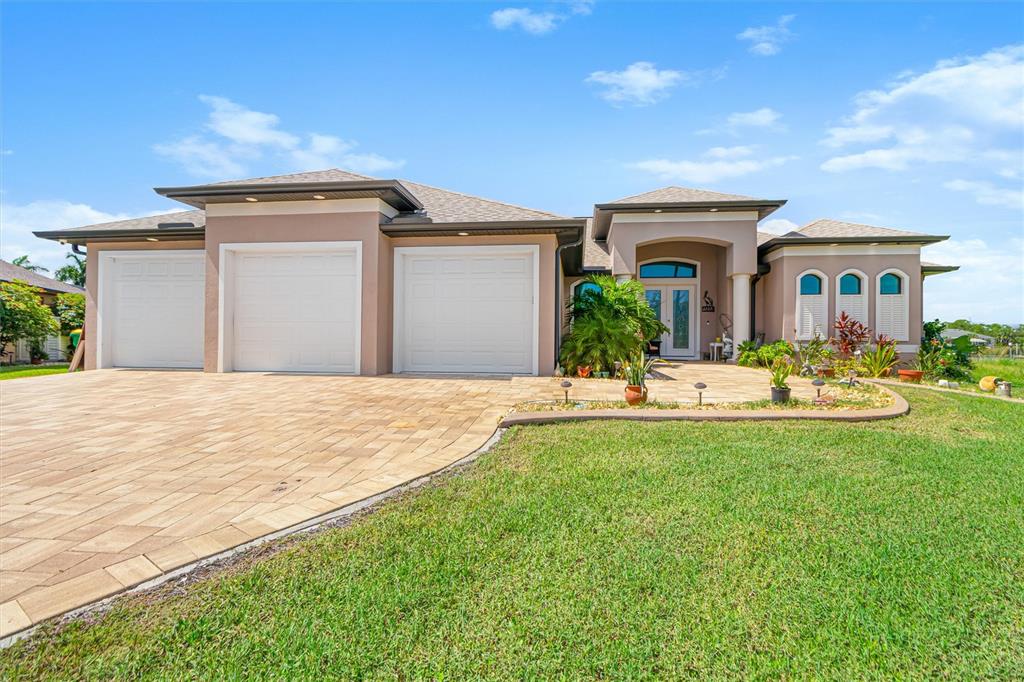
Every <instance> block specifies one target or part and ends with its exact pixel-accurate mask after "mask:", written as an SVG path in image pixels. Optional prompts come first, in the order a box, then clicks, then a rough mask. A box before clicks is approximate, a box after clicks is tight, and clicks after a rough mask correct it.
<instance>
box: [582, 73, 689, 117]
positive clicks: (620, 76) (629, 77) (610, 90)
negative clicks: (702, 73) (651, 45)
mask: <svg viewBox="0 0 1024 682" xmlns="http://www.w3.org/2000/svg"><path fill="white" fill-rule="evenodd" d="M689 78H690V75H689V74H686V73H684V72H682V71H673V70H671V69H662V70H659V69H657V68H656V67H655V66H654V64H652V63H651V62H634V63H632V64H630V65H629V66H627V67H626V68H625V69H623V70H622V71H594V72H593V73H591V74H590V75H589V76H587V78H586V82H587V83H597V84H599V85H605V86H607V87H606V88H605V89H604V90H602V91H601V93H600V96H601V97H602V98H603V99H605V100H607V101H609V102H612V103H613V104H634V105H636V106H643V105H646V104H654V103H655V102H657V101H658V100H660V99H664V98H665V97H667V96H668V91H669V90H671V89H672V88H674V87H675V86H677V85H679V84H680V83H683V82H685V81H687V80H688V79H689Z"/></svg>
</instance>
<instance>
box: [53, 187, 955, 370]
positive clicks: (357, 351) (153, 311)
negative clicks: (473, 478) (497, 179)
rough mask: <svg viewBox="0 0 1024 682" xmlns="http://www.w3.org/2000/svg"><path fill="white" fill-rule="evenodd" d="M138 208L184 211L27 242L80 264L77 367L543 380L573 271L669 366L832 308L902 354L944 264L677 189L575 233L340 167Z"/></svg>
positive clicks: (820, 321) (761, 207) (620, 208)
mask: <svg viewBox="0 0 1024 682" xmlns="http://www.w3.org/2000/svg"><path fill="white" fill-rule="evenodd" d="M156 191H157V193H159V194H161V195H162V196H165V197H168V198H171V199H174V200H177V201H180V202H182V203H183V204H186V205H188V206H189V207H191V210H187V211H181V212H176V213H169V214H166V215H157V216H147V217H142V218H136V219H132V220H121V221H117V222H111V223H103V224H99V225H89V226H84V227H77V228H71V229H61V230H49V231H41V232H36V234H37V235H38V236H40V237H44V238H46V239H54V240H59V241H61V242H64V243H70V244H77V245H83V246H85V247H86V248H87V249H88V253H89V262H90V267H89V270H88V281H87V284H86V290H87V317H86V334H85V339H86V340H85V344H86V349H85V360H86V367H87V368H103V367H191V368H202V369H205V370H206V371H208V372H230V371H247V370H248V371H286V372H335V373H352V374H364V375H376V374H384V373H390V372H440V373H483V374H496V373H502V374H540V375H549V374H551V373H553V372H554V371H555V369H556V365H557V354H558V348H559V346H560V340H561V337H562V335H563V334H564V333H565V331H566V318H565V306H566V303H567V302H568V301H569V300H571V297H572V296H573V295H574V294H575V293H576V291H577V288H578V287H579V286H581V283H582V281H583V278H584V277H585V276H586V275H587V274H589V273H610V274H612V275H614V276H616V277H620V278H636V279H639V280H640V281H641V282H642V283H643V284H644V286H645V288H646V289H647V295H648V301H649V302H650V304H651V305H652V306H653V307H654V308H655V309H656V310H657V312H658V314H659V315H660V316H661V319H662V320H663V321H664V322H665V323H666V325H667V326H668V327H669V328H670V330H671V331H670V332H669V333H668V334H666V335H665V337H664V338H663V339H662V343H661V351H662V355H664V356H668V357H675V358H680V359H700V358H702V357H704V356H705V354H706V353H708V352H709V349H710V344H711V343H713V342H715V340H716V338H718V337H722V336H724V335H728V336H730V337H731V338H733V339H735V340H736V342H739V341H742V340H744V339H750V338H752V337H754V336H755V335H756V334H763V335H764V337H765V338H766V339H767V340H769V341H771V340H774V339H776V338H786V339H794V338H798V339H806V338H809V337H811V336H813V335H814V334H823V335H828V334H829V333H830V330H831V328H832V324H833V319H834V318H835V316H836V315H837V314H839V313H840V312H841V311H846V312H847V313H849V314H850V315H853V316H854V317H856V318H858V319H860V320H862V321H863V322H865V323H867V324H868V325H869V326H870V327H872V328H873V329H875V330H876V331H877V332H878V333H883V334H886V335H888V336H891V337H893V338H895V339H897V340H898V341H899V344H900V350H901V351H902V352H913V351H914V350H916V348H917V344H918V343H919V341H920V335H921V310H922V308H921V282H922V278H923V277H924V276H925V275H926V274H930V272H938V271H941V270H942V269H943V268H942V266H933V269H932V270H928V268H927V267H925V266H924V265H923V264H922V263H921V258H920V250H921V247H922V246H924V245H926V244H931V243H934V242H938V241H940V240H943V239H946V237H945V236H935V235H928V234H922V233H919V232H907V231H903V230H894V229H889V228H882V227H871V226H867V225H858V224H854V223H846V222H839V221H835V220H819V221H815V222H814V223H811V224H810V225H807V226H806V227H804V228H801V229H800V230H798V231H795V232H790V233H789V234H784V235H775V234H766V233H762V232H758V229H757V227H758V222H759V221H761V220H763V219H764V218H765V217H767V216H768V215H770V214H771V213H772V212H773V211H775V210H776V209H778V208H779V207H780V206H782V205H783V204H785V201H784V200H782V199H757V198H754V197H749V196H740V195H734V194H722V193H720V192H711V191H705V190H697V189H685V188H681V187H665V188H663V189H658V190H655V191H653V192H648V193H646V194H640V195H637V196H631V197H626V198H623V199H618V200H616V201H610V202H605V203H599V204H596V205H595V206H594V210H593V213H592V215H589V216H586V217H567V216H561V215H556V214H553V213H549V212H546V211H540V210H534V209H529V208H523V207H521V206H514V205H511V204H507V203H503V202H499V201H493V200H489V199H483V198H480V197H474V196H469V195H466V194H462V193H459V192H453V191H449V190H445V189H439V188H436V187H431V186H429V185H423V184H420V183H417V182H410V181H407V180H382V179H376V178H372V177H368V176H365V175H358V174H356V173H350V172H347V171H343V170H337V169H332V170H324V171H317V172H309V173H296V174H291V175H280V176H273V177H263V178H254V179H249V180H238V181H230V182H218V183H212V184H204V185H193V186H187V187H159V188H156ZM934 268H939V269H938V270H936V269H934Z"/></svg>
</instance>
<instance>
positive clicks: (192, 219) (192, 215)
mask: <svg viewBox="0 0 1024 682" xmlns="http://www.w3.org/2000/svg"><path fill="white" fill-rule="evenodd" d="M163 223H192V224H193V225H195V226H196V227H203V226H205V225H206V212H205V211H175V212H174V213H160V214H159V215H148V216H143V217H141V218H129V219H128V220H115V221H113V222H109V223H97V224H96V225H83V226H82V227H71V228H68V229H67V230H61V231H62V232H74V231H75V230H81V231H83V232H86V231H87V232H102V231H106V230H109V231H111V232H117V231H121V230H155V229H156V228H157V227H159V226H160V225H161V224H163Z"/></svg>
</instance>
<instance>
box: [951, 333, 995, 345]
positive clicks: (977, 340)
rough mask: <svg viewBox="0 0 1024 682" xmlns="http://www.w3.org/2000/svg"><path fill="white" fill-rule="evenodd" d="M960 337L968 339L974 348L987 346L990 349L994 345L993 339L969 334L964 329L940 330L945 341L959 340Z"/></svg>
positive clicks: (982, 335) (987, 336) (992, 337)
mask: <svg viewBox="0 0 1024 682" xmlns="http://www.w3.org/2000/svg"><path fill="white" fill-rule="evenodd" d="M961 336H966V337H969V338H970V339H971V343H973V344H974V345H975V346H988V347H989V348H991V347H992V346H994V345H996V339H995V337H994V336H989V335H988V334H978V333H975V332H969V331H967V330H965V329H943V330H942V338H944V339H946V340H947V341H952V340H954V339H959V338H960V337H961Z"/></svg>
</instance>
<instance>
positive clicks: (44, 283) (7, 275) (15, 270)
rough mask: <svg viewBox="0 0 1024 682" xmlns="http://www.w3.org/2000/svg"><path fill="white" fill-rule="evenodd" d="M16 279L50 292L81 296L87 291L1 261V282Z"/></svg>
mask: <svg viewBox="0 0 1024 682" xmlns="http://www.w3.org/2000/svg"><path fill="white" fill-rule="evenodd" d="M16 279H18V280H21V281H22V282H26V283H28V284H31V285H32V286H34V287H39V288H40V289H46V290H48V291H57V292H61V293H67V294H80V293H82V292H83V291H85V289H83V288H81V287H76V286H75V285H74V284H68V283H66V282H61V281H60V280H57V279H53V278H52V277H47V276H46V275H40V274H39V273H38V272H32V271H31V270H26V269H25V268H22V267H19V266H17V265H15V264H14V263H8V262H7V261H5V260H0V282H10V281H12V280H16Z"/></svg>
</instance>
